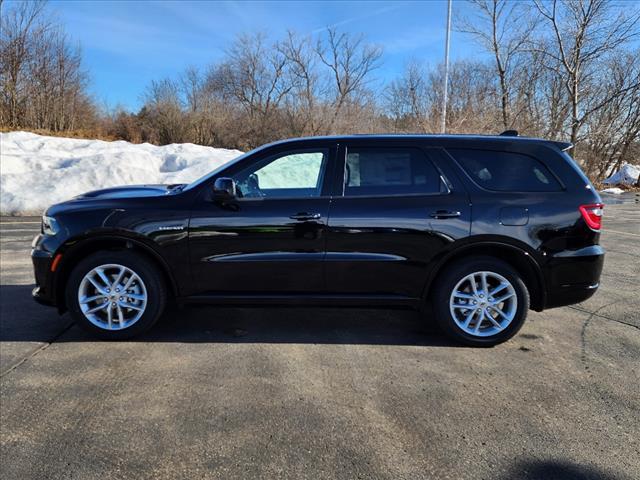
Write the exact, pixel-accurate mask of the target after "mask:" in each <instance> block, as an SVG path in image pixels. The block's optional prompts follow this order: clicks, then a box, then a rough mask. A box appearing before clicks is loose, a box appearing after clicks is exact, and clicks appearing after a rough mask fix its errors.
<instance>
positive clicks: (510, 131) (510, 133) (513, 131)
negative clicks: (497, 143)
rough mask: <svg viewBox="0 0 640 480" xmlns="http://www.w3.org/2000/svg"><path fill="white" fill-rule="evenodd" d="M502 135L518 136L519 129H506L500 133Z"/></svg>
mask: <svg viewBox="0 0 640 480" xmlns="http://www.w3.org/2000/svg"><path fill="white" fill-rule="evenodd" d="M500 136H501V137H517V136H518V131H517V130H505V131H504V132H502V133H501V134H500Z"/></svg>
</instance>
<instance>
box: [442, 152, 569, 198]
mask: <svg viewBox="0 0 640 480" xmlns="http://www.w3.org/2000/svg"><path fill="white" fill-rule="evenodd" d="M449 153H451V155H453V157H454V158H455V159H456V160H457V161H458V162H459V163H460V164H461V165H462V168H464V169H465V170H466V172H467V174H468V175H469V176H470V177H471V178H472V179H473V180H474V181H475V182H476V183H477V184H478V185H480V186H481V187H484V188H486V189H487V190H496V191H500V192H557V191H560V190H562V186H561V185H560V183H559V182H558V180H557V179H556V178H555V177H554V176H553V174H552V173H551V172H550V171H549V169H548V168H547V167H546V166H544V165H543V164H542V163H541V162H540V161H539V160H536V159H535V158H533V157H530V156H528V155H522V154H520V153H513V152H500V151H493V150H463V149H449Z"/></svg>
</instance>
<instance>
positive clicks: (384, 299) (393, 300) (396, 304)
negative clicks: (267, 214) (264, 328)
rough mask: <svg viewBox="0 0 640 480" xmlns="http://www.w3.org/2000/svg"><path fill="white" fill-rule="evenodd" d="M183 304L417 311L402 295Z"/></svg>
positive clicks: (197, 298)
mask: <svg viewBox="0 0 640 480" xmlns="http://www.w3.org/2000/svg"><path fill="white" fill-rule="evenodd" d="M178 301H179V303H183V304H208V305H234V306H243V307H260V306H267V305H277V306H289V307H360V308H362V307H385V308H409V309H418V308H420V305H421V301H420V299H419V298H412V297H404V296H402V295H340V294H303V293H300V294H277V293H274V294H201V295H192V296H189V297H182V298H180V299H178Z"/></svg>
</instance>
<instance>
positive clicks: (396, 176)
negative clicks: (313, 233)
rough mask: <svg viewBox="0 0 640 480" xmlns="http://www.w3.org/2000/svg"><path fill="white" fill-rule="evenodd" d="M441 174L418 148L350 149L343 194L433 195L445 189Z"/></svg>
mask: <svg viewBox="0 0 640 480" xmlns="http://www.w3.org/2000/svg"><path fill="white" fill-rule="evenodd" d="M445 188H446V187H444V184H443V182H442V179H441V178H440V174H439V173H438V171H437V170H436V168H435V167H434V166H433V164H432V163H431V161H430V160H429V159H428V158H427V157H426V155H425V154H424V153H423V152H422V150H419V149H417V148H370V147H367V148H349V150H348V152H347V159H346V163H345V188H344V194H345V196H361V195H403V194H434V193H442V192H443V191H444V190H445Z"/></svg>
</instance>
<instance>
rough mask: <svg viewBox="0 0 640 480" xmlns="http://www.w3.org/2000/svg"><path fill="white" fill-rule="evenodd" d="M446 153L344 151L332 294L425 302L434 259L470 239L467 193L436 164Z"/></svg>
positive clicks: (332, 239)
mask: <svg viewBox="0 0 640 480" xmlns="http://www.w3.org/2000/svg"><path fill="white" fill-rule="evenodd" d="M441 155H442V153H440V151H439V150H438V149H423V148H419V147H417V146H416V147H406V146H387V145H380V146H371V145H366V144H364V145H363V144H350V145H346V147H342V148H341V149H340V152H339V154H338V157H339V158H340V161H338V162H336V168H338V169H343V170H344V173H342V172H340V171H339V170H337V172H336V177H340V176H343V177H344V181H343V186H342V191H341V192H338V193H339V195H337V196H335V197H334V198H333V200H332V204H331V214H330V218H329V234H328V239H327V253H326V267H325V268H326V276H327V289H328V291H329V292H335V293H340V294H347V295H367V296H371V295H377V296H384V297H391V298H397V299H399V300H402V299H418V298H420V297H421V295H422V290H423V288H424V285H425V281H426V278H427V272H428V268H429V264H430V262H432V260H433V259H434V258H436V256H437V255H438V254H439V253H442V252H443V251H444V249H446V247H447V246H449V245H450V244H451V243H452V242H454V241H455V240H457V239H460V238H463V237H467V236H468V235H469V229H470V224H471V223H470V222H471V211H470V210H471V209H470V207H469V199H468V196H467V193H466V191H465V190H464V189H463V188H462V187H461V186H459V185H457V184H452V183H451V182H450V181H449V179H448V177H446V176H445V175H444V173H443V172H442V171H441V170H439V169H438V167H437V163H435V162H434V161H435V160H437V159H438V158H437V157H439V156H441ZM440 160H442V158H440ZM338 172H339V173H338ZM456 187H459V188H456Z"/></svg>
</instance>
